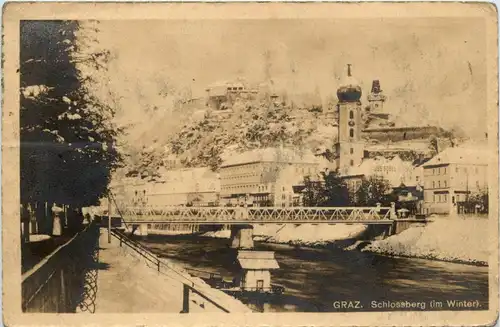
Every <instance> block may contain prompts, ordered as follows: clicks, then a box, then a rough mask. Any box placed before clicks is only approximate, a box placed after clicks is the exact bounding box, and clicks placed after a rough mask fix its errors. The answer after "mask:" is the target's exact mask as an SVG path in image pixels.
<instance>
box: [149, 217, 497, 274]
mask: <svg viewBox="0 0 500 327" xmlns="http://www.w3.org/2000/svg"><path fill="white" fill-rule="evenodd" d="M430 220H431V221H430V222H429V223H428V224H426V225H424V224H422V225H415V226H412V227H410V228H409V229H407V230H405V231H403V232H402V233H400V234H398V235H393V236H391V237H388V238H386V239H383V240H372V241H368V240H366V239H365V237H364V236H363V233H364V232H365V231H366V229H367V226H365V225H359V224H353V225H347V224H335V225H324V224H317V225H313V224H302V225H293V224H287V225H278V224H266V225H254V241H257V242H268V243H278V244H290V245H300V246H306V247H319V248H323V247H329V246H334V247H337V248H342V249H344V250H346V251H353V250H358V249H360V250H361V251H363V252H371V253H377V254H383V255H389V256H402V257H414V258H422V259H432V260H442V261H449V262H458V263H468V264H476V265H487V262H488V255H489V251H488V248H487V247H488V244H487V242H486V241H485V240H487V238H488V230H489V227H488V225H489V222H488V219H487V218H486V217H484V218H483V217H432V218H431V219H430ZM150 233H152V234H154V233H157V232H155V231H151V232H150ZM159 233H162V232H159ZM162 234H171V235H172V234H190V232H187V231H186V232H163V233H162ZM200 236H204V237H215V238H226V239H227V238H230V236H231V231H230V230H220V231H214V232H206V233H203V234H201V235H200ZM356 240H359V241H356ZM362 246H364V247H362Z"/></svg>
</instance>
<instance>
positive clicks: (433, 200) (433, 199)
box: [432, 194, 436, 203]
mask: <svg viewBox="0 0 500 327" xmlns="http://www.w3.org/2000/svg"><path fill="white" fill-rule="evenodd" d="M432 202H434V203H436V194H434V196H433V198H432Z"/></svg>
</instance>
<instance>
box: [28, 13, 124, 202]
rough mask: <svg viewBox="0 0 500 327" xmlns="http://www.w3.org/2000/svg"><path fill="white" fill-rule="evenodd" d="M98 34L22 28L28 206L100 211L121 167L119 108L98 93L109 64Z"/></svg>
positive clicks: (58, 25) (74, 28)
mask: <svg viewBox="0 0 500 327" xmlns="http://www.w3.org/2000/svg"><path fill="white" fill-rule="evenodd" d="M95 32H96V30H95V29H94V28H93V27H85V29H84V28H82V26H81V24H80V23H79V22H76V21H22V22H21V51H20V69H19V70H20V77H21V92H20V102H21V108H20V125H21V126H20V128H21V134H20V139H21V140H20V141H21V144H20V146H21V149H20V155H21V157H20V166H21V201H22V203H35V202H38V203H44V202H49V203H54V202H56V203H60V204H69V205H73V206H78V207H81V206H88V205H94V204H97V203H98V200H99V198H100V197H101V196H103V195H104V194H105V193H106V189H107V186H108V183H109V181H110V175H111V171H112V170H113V169H114V168H115V167H116V166H117V165H118V164H119V162H120V159H121V156H120V154H119V153H118V150H117V147H116V137H117V135H118V133H120V130H118V129H117V128H115V126H114V125H113V123H112V118H113V116H114V114H115V111H116V109H117V108H116V107H114V105H113V104H106V103H102V102H101V101H99V100H98V99H97V98H96V97H95V96H93V95H92V92H91V91H90V89H91V88H92V87H93V86H94V85H95V80H94V74H93V73H95V72H98V71H102V70H104V69H106V63H107V61H108V58H109V53H108V52H107V51H98V50H95V49H96V48H95V45H96V44H95V40H93V39H92V38H91V35H92V33H95Z"/></svg>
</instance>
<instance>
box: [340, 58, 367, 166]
mask: <svg viewBox="0 0 500 327" xmlns="http://www.w3.org/2000/svg"><path fill="white" fill-rule="evenodd" d="M337 98H338V104H337V110H338V116H339V123H338V143H337V149H336V150H337V151H336V152H337V169H338V170H339V172H340V174H342V175H345V174H347V173H348V171H349V168H350V167H353V166H358V165H359V164H360V163H361V160H362V159H363V156H364V142H363V140H362V139H361V125H362V118H361V114H362V109H361V101H360V99H361V87H360V86H359V84H358V83H357V82H356V81H355V80H354V78H353V77H352V76H351V65H350V64H349V65H347V79H346V80H345V81H344V82H343V83H342V85H341V86H340V87H339V89H338V90H337Z"/></svg>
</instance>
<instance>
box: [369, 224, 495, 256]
mask: <svg viewBox="0 0 500 327" xmlns="http://www.w3.org/2000/svg"><path fill="white" fill-rule="evenodd" d="M488 224H489V221H488V219H487V218H480V217H464V218H462V217H456V216H454V217H434V218H433V221H432V222H430V223H428V224H427V225H422V226H415V227H411V228H409V229H407V230H405V231H403V232H402V233H400V234H398V235H394V236H391V237H389V238H386V239H384V240H378V241H373V242H372V243H371V244H369V245H368V246H366V247H365V248H363V249H362V251H368V252H375V253H381V254H388V255H395V256H408V257H417V258H426V259H437V260H444V261H454V262H464V263H465V262H467V263H474V264H481V265H485V264H487V262H488V256H489V251H488V242H485V240H486V239H487V237H488Z"/></svg>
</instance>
